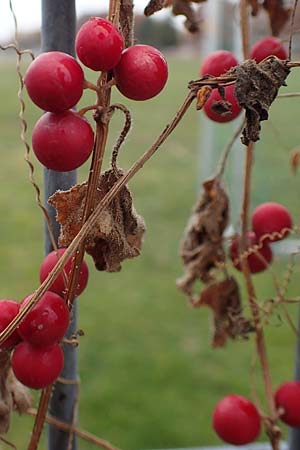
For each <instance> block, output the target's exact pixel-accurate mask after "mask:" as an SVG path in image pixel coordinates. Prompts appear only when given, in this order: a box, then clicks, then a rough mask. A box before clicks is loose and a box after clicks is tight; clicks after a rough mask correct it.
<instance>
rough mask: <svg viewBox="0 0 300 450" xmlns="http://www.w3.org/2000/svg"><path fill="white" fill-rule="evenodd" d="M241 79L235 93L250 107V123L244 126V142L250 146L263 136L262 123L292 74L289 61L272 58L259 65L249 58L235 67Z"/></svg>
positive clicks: (248, 117)
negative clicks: (250, 143)
mask: <svg viewBox="0 0 300 450" xmlns="http://www.w3.org/2000/svg"><path fill="white" fill-rule="evenodd" d="M233 72H234V73H236V75H237V79H236V83H235V90H234V93H235V96H236V98H237V100H238V103H239V104H240V106H241V107H242V108H244V109H245V110H246V125H245V128H244V129H243V134H242V138H241V139H242V143H243V144H245V145H248V144H249V142H250V141H252V142H256V141H258V140H259V137H260V128H261V127H260V122H261V121H263V120H267V119H268V111H269V108H270V106H271V104H272V103H273V101H274V100H275V98H276V96H277V94H278V90H279V88H280V87H281V86H283V85H284V84H285V79H286V77H287V76H288V74H289V73H290V70H289V68H288V67H287V65H286V62H285V61H282V60H279V59H278V58H275V57H270V58H268V59H266V60H264V61H262V62H261V63H259V64H256V62H255V61H254V60H247V61H245V62H244V63H242V64H240V65H239V66H237V67H235V68H234V69H233Z"/></svg>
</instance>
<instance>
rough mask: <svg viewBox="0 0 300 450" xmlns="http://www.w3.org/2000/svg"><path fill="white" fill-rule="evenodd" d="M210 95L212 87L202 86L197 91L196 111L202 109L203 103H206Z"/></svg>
mask: <svg viewBox="0 0 300 450" xmlns="http://www.w3.org/2000/svg"><path fill="white" fill-rule="evenodd" d="M211 93H212V87H211V86H202V87H201V88H200V89H199V91H198V92H197V103H196V109H197V111H199V110H200V109H202V108H203V106H204V105H205V103H206V102H207V100H208V98H209V96H210V94H211Z"/></svg>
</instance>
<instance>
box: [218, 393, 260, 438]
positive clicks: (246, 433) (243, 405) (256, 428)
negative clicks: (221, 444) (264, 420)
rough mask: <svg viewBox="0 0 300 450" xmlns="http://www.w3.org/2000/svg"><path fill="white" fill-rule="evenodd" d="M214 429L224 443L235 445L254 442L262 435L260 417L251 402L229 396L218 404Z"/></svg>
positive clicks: (236, 396) (240, 397)
mask: <svg viewBox="0 0 300 450" xmlns="http://www.w3.org/2000/svg"><path fill="white" fill-rule="evenodd" d="M213 427H214V429H215V431H216V433H217V434H218V436H219V437H220V438H221V439H223V441H225V442H228V443H229V444H233V445H245V444H249V443H250V442H253V441H254V440H255V439H256V438H257V437H258V435H259V433H260V416H259V414H258V411H257V409H256V407H255V406H254V405H253V403H252V402H250V400H248V399H247V398H245V397H242V396H240V395H227V396H226V397H224V398H223V399H222V400H220V401H219V403H218V404H217V406H216V408H215V410H214V414H213Z"/></svg>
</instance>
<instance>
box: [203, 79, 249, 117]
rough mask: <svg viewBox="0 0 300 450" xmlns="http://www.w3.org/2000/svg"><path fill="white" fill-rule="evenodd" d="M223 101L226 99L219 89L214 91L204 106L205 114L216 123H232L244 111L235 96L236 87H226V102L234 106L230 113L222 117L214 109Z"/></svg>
mask: <svg viewBox="0 0 300 450" xmlns="http://www.w3.org/2000/svg"><path fill="white" fill-rule="evenodd" d="M222 100H224V99H223V98H222V97H221V95H220V94H219V91H218V89H214V90H213V91H212V93H211V94H210V97H209V98H208V100H207V101H206V103H205V105H204V108H203V110H204V112H205V114H206V115H207V117H209V118H210V119H211V120H213V121H214V122H221V123H222V122H230V121H231V120H233V119H235V118H236V117H237V116H238V115H239V114H240V112H241V110H242V109H241V107H240V105H239V104H238V102H237V99H236V97H235V95H234V85H230V86H226V87H225V101H227V102H230V103H231V105H232V106H231V110H230V112H229V113H226V114H222V115H221V114H220V113H219V112H216V111H214V110H213V109H212V107H213V106H214V105H215V104H216V102H219V101H222Z"/></svg>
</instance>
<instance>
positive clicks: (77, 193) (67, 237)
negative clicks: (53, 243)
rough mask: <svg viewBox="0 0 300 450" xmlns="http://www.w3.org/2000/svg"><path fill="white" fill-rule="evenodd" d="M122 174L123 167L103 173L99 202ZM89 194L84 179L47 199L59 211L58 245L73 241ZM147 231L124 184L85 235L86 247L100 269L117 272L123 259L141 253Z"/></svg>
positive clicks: (98, 192) (65, 245)
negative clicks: (59, 229)
mask: <svg viewBox="0 0 300 450" xmlns="http://www.w3.org/2000/svg"><path fill="white" fill-rule="evenodd" d="M122 176H123V172H122V171H121V170H119V171H118V173H117V174H115V173H114V171H113V170H108V171H106V172H104V173H103V174H102V175H101V177H100V181H99V186H98V190H97V196H96V198H97V201H98V202H99V201H100V200H101V199H102V198H103V197H104V195H105V194H106V193H107V192H108V191H109V190H110V189H111V188H112V186H113V185H114V184H115V183H116V181H117V180H118V179H119V178H120V177H122ZM86 194H87V183H83V184H80V185H77V186H74V187H73V188H72V189H70V190H68V191H57V192H56V193H54V194H53V195H52V196H51V197H50V198H49V199H48V202H49V204H50V205H52V206H54V208H55V209H56V211H57V215H56V218H57V221H58V222H59V223H60V225H61V231H60V236H59V245H60V246H62V247H67V246H68V245H70V243H71V242H72V240H73V239H74V237H75V236H76V235H77V233H78V232H79V230H80V228H81V226H82V217H83V211H84V204H85V199H86ZM144 232H145V223H144V220H143V218H142V217H141V216H140V215H138V214H137V212H136V210H135V208H134V206H133V203H132V197H131V193H130V191H129V189H128V187H127V186H124V187H123V188H122V189H121V191H120V192H119V194H118V195H117V196H116V197H115V198H114V199H113V200H112V202H111V203H110V204H109V206H108V207H107V208H105V209H104V210H103V211H102V213H101V214H100V215H99V218H98V220H97V222H96V225H95V226H94V228H93V229H92V230H91V232H90V233H89V234H88V236H87V238H86V241H85V248H86V251H87V253H89V254H90V255H91V256H92V257H93V259H94V262H95V265H96V268H97V269H98V270H105V271H107V272H117V271H119V270H121V262H122V261H124V260H125V259H127V258H133V257H135V256H138V255H139V254H140V250H141V247H142V241H143V235H144Z"/></svg>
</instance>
